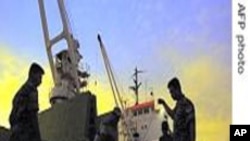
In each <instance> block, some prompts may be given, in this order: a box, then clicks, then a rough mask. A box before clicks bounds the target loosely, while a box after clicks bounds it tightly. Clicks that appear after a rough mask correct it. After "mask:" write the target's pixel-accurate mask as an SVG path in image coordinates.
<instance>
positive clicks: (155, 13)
mask: <svg viewBox="0 0 250 141" xmlns="http://www.w3.org/2000/svg"><path fill="white" fill-rule="evenodd" d="M45 2H46V9H47V15H48V17H49V18H48V21H49V29H50V30H51V33H50V35H51V36H55V35H56V34H57V33H59V32H60V31H61V22H60V19H59V15H58V14H59V13H58V9H57V5H56V0H45ZM50 2H51V3H50ZM65 3H66V7H67V10H68V14H69V18H70V21H71V28H72V30H73V34H74V36H75V37H76V38H77V39H78V40H79V42H80V45H81V48H80V53H81V54H82V55H83V57H84V60H83V64H84V65H83V66H85V68H86V69H87V70H89V72H90V73H91V78H90V80H89V83H90V86H89V89H91V90H92V91H93V92H94V93H96V94H97V98H98V113H103V112H106V111H108V110H111V109H112V107H113V106H114V101H113V99H112V94H111V93H110V88H109V85H108V79H107V76H106V72H105V69H104V66H103V60H102V56H101V53H100V49H99V44H98V42H97V38H96V36H97V33H100V34H101V36H102V39H103V41H104V44H105V46H106V50H107V52H108V55H109V58H110V61H111V63H112V66H113V68H114V72H115V74H116V78H117V79H118V81H119V86H120V87H121V88H122V91H123V92H124V93H126V94H124V95H125V96H126V97H130V99H131V98H133V97H134V96H133V95H132V93H131V91H129V90H128V86H129V85H130V84H131V83H132V79H131V74H132V73H133V69H134V68H135V66H138V67H139V68H140V69H143V70H145V73H144V74H142V75H141V76H140V79H141V81H142V82H143V84H144V85H142V88H141V95H142V96H141V97H143V98H144V99H146V98H145V97H147V95H148V94H147V92H149V91H151V90H153V91H154V93H155V97H156V98H157V97H163V98H166V99H167V101H168V102H169V103H171V105H172V106H174V105H173V104H174V103H173V102H172V100H171V99H170V97H169V95H168V92H167V89H166V85H167V82H168V80H170V79H171V78H172V77H174V76H177V77H179V78H180V80H181V82H182V84H183V90H184V93H185V94H186V95H187V97H189V98H190V99H191V100H192V101H193V102H194V104H195V106H196V113H197V123H198V124H197V129H198V140H199V141H209V140H210V141H211V140H213V141H228V136H229V135H228V132H227V130H225V129H228V128H229V124H230V123H231V2H230V1H228V0H220V1H216V0H203V1H201V0H189V1H187V0H130V1H128V0H123V1H122V0H74V1H70V0H65ZM58 48H59V49H61V47H60V46H59V47H58ZM58 48H57V49H56V50H58ZM56 50H55V51H56ZM32 61H37V62H39V63H40V64H42V65H43V66H44V68H45V69H46V75H45V78H44V83H43V84H42V86H41V87H40V88H39V90H40V94H41V95H40V96H39V98H40V101H39V103H40V110H41V111H42V110H44V109H46V108H48V107H49V103H48V93H49V90H50V89H51V87H52V81H51V75H50V70H49V67H48V59H47V55H46V52H45V45H44V39H43V33H42V27H41V21H40V15H39V9H38V1H37V0H11V1H10V0H0V78H1V79H0V125H3V126H6V127H8V126H9V125H8V115H9V112H10V109H11V101H12V97H13V96H14V94H15V92H16V91H17V90H18V88H19V87H20V85H21V84H22V83H23V82H24V81H25V79H26V74H27V71H28V67H29V65H30V64H31V62H32ZM95 82H97V83H95Z"/></svg>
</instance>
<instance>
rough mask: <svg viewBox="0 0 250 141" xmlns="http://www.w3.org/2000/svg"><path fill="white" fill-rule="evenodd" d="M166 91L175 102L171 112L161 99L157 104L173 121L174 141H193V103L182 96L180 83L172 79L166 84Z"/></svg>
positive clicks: (194, 132)
mask: <svg viewBox="0 0 250 141" xmlns="http://www.w3.org/2000/svg"><path fill="white" fill-rule="evenodd" d="M168 89H169V92H170V94H171V97H172V98H173V99H174V100H176V101H177V103H176V105H175V108H174V109H173V110H172V109H171V108H170V107H169V106H168V105H167V103H166V102H165V101H164V100H163V99H159V100H158V103H159V104H162V105H163V107H164V108H165V110H166V112H167V113H168V115H169V116H170V117H171V118H172V119H173V121H174V132H173V140H174V141H195V136H196V131H195V109H194V105H193V103H192V102H191V101H190V100H189V99H188V98H186V97H185V96H184V94H183V93H182V90H181V85H180V82H179V80H178V79H177V78H173V79H172V80H171V81H169V83H168Z"/></svg>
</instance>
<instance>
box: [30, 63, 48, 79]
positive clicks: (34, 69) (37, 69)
mask: <svg viewBox="0 0 250 141" xmlns="http://www.w3.org/2000/svg"><path fill="white" fill-rule="evenodd" d="M35 73H40V74H41V75H43V74H44V70H43V68H42V67H41V66H40V65H39V64H37V63H32V64H31V66H30V70H29V76H31V75H32V74H35Z"/></svg>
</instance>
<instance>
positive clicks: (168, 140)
mask: <svg viewBox="0 0 250 141" xmlns="http://www.w3.org/2000/svg"><path fill="white" fill-rule="evenodd" d="M161 131H162V136H161V137H160V140H159V141H173V137H172V135H171V132H170V129H169V126H168V122H167V121H163V122H162V124H161Z"/></svg>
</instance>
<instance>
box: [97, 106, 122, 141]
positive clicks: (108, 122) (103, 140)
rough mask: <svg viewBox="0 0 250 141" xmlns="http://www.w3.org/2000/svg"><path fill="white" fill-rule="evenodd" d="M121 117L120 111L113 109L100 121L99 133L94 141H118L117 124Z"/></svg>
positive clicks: (116, 108)
mask: <svg viewBox="0 0 250 141" xmlns="http://www.w3.org/2000/svg"><path fill="white" fill-rule="evenodd" d="M120 117H121V110H120V108H118V107H115V108H114V110H113V111H112V112H111V113H109V114H108V115H107V117H105V118H104V119H102V121H101V125H100V128H99V131H98V132H97V134H96V136H95V139H94V141H118V122H119V120H120Z"/></svg>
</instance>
